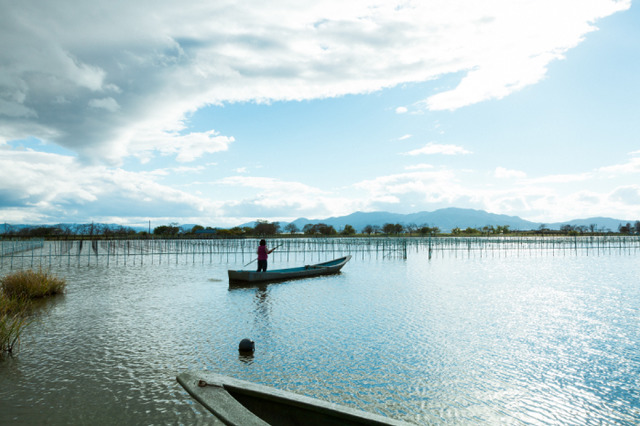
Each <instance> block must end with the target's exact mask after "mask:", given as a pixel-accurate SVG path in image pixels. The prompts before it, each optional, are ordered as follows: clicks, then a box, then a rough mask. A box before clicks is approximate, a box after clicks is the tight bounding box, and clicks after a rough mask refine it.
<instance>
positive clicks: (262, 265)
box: [258, 259, 267, 272]
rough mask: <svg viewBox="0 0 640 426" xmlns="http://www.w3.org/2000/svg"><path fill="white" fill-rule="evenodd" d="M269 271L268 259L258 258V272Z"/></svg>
mask: <svg viewBox="0 0 640 426" xmlns="http://www.w3.org/2000/svg"><path fill="white" fill-rule="evenodd" d="M260 271H262V272H267V260H266V259H265V260H258V272H260Z"/></svg>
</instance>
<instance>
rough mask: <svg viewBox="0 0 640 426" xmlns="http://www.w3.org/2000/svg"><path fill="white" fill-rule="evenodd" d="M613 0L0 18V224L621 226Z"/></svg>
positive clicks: (618, 1) (637, 116)
mask: <svg viewBox="0 0 640 426" xmlns="http://www.w3.org/2000/svg"><path fill="white" fill-rule="evenodd" d="M639 8H640V6H638V5H637V4H635V3H634V4H632V3H631V1H630V0H588V1H587V0H487V1H482V2H475V1H468V0H467V1H461V0H425V1H411V0H408V1H367V0H362V1H361V0H352V1H348V2H345V1H304V0H302V1H300V0H296V1H283V0H274V1H270V2H264V1H244V2H237V1H219V0H212V1H206V2H203V1H201V2H194V1H188V0H187V1H185V0H181V1H170V0H153V1H146V0H137V1H135V2H132V1H129V0H127V1H119V0H109V1H106V0H92V1H90V2H87V1H84V0H82V1H70V0H61V1H56V2H51V1H46V0H21V1H20V2H15V1H12V0H0V10H2V11H3V12H2V14H0V47H1V48H0V221H1V222H5V223H9V224H57V223H90V222H99V223H116V224H121V225H125V226H136V225H138V226H140V225H145V226H146V225H147V224H148V223H151V225H152V226H153V227H155V226H160V225H167V224H170V223H179V224H187V223H189V224H200V225H203V226H212V227H231V226H237V225H240V224H244V223H247V222H251V221H254V220H267V221H279V222H289V221H293V220H295V219H297V218H300V217H305V218H308V219H323V218H328V217H333V216H342V215H347V214H350V213H353V212H356V211H363V212H370V211H387V212H394V213H414V212H421V211H434V210H437V209H440V208H446V207H459V208H471V209H479V210H485V211H488V212H491V213H498V214H506V215H512V216H519V217H521V218H523V219H527V220H531V221H536V222H542V223H553V222H559V221H568V220H571V219H583V218H592V217H611V218H615V219H621V220H638V219H640V78H638V76H639V75H640V25H639V23H640V11H639Z"/></svg>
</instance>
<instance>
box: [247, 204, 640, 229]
mask: <svg viewBox="0 0 640 426" xmlns="http://www.w3.org/2000/svg"><path fill="white" fill-rule="evenodd" d="M628 222H630V223H634V222H635V220H620V219H612V218H607V217H593V218H587V219H575V220H570V221H567V222H556V223H541V222H531V221H528V220H525V219H521V218H520V217H518V216H508V215H504V214H495V213H488V212H486V211H484V210H473V209H461V208H456V207H450V208H445V209H439V210H435V211H432V212H418V213H410V214H400V213H389V212H356V213H352V214H350V215H347V216H339V217H329V218H326V219H313V220H311V219H307V218H299V219H296V220H294V221H293V222H291V223H293V224H294V225H296V226H297V227H298V228H299V229H300V230H302V229H303V228H304V226H305V225H307V224H316V223H324V224H326V225H330V226H333V227H334V228H335V229H336V230H338V231H339V230H341V229H343V228H344V227H345V225H351V226H353V228H354V229H355V230H356V231H357V232H361V231H362V229H363V228H364V227H365V226H367V225H372V226H380V227H382V226H383V225H384V224H387V223H393V224H396V223H399V224H401V225H403V226H407V225H411V224H414V225H418V226H430V227H436V226H437V227H438V228H440V230H441V231H442V232H450V231H451V230H452V229H453V228H456V227H457V228H461V229H466V228H469V227H470V228H482V227H484V226H494V227H496V226H505V225H508V226H509V229H511V230H512V231H516V230H519V231H527V230H535V229H539V228H540V227H545V228H548V229H553V230H558V229H560V227H562V226H563V225H571V226H586V227H590V226H591V225H595V228H596V229H597V230H603V231H604V230H611V231H617V230H618V226H619V225H621V224H623V225H624V224H626V223H628ZM255 223H256V222H250V223H247V224H244V225H242V226H250V227H253V226H255ZM287 224H288V223H285V222H280V227H281V229H284V227H285V226H286V225H287Z"/></svg>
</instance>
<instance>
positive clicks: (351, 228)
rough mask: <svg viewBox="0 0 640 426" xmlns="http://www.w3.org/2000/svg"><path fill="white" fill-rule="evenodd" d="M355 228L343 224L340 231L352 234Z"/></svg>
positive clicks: (344, 233)
mask: <svg viewBox="0 0 640 426" xmlns="http://www.w3.org/2000/svg"><path fill="white" fill-rule="evenodd" d="M355 233H356V230H355V229H354V228H353V226H351V225H345V226H344V229H343V230H342V231H341V232H340V234H342V235H354V234H355Z"/></svg>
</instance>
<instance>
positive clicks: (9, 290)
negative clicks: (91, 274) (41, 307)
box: [0, 270, 67, 299]
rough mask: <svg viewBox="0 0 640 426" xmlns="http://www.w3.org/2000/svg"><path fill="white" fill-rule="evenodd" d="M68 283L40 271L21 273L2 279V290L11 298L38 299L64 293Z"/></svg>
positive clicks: (0, 286) (0, 285) (0, 282)
mask: <svg viewBox="0 0 640 426" xmlns="http://www.w3.org/2000/svg"><path fill="white" fill-rule="evenodd" d="M66 285H67V283H66V281H65V280H63V279H61V278H58V277H56V276H55V275H53V274H51V273H49V272H46V271H43V270H39V271H32V270H27V271H19V272H16V273H13V274H11V275H7V276H5V277H4V278H2V279H0V289H1V290H2V293H3V294H4V295H5V296H7V297H9V298H17V299H20V298H27V299H37V298H40V297H45V296H52V295H54V294H60V293H63V292H64V289H65V287H66Z"/></svg>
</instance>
